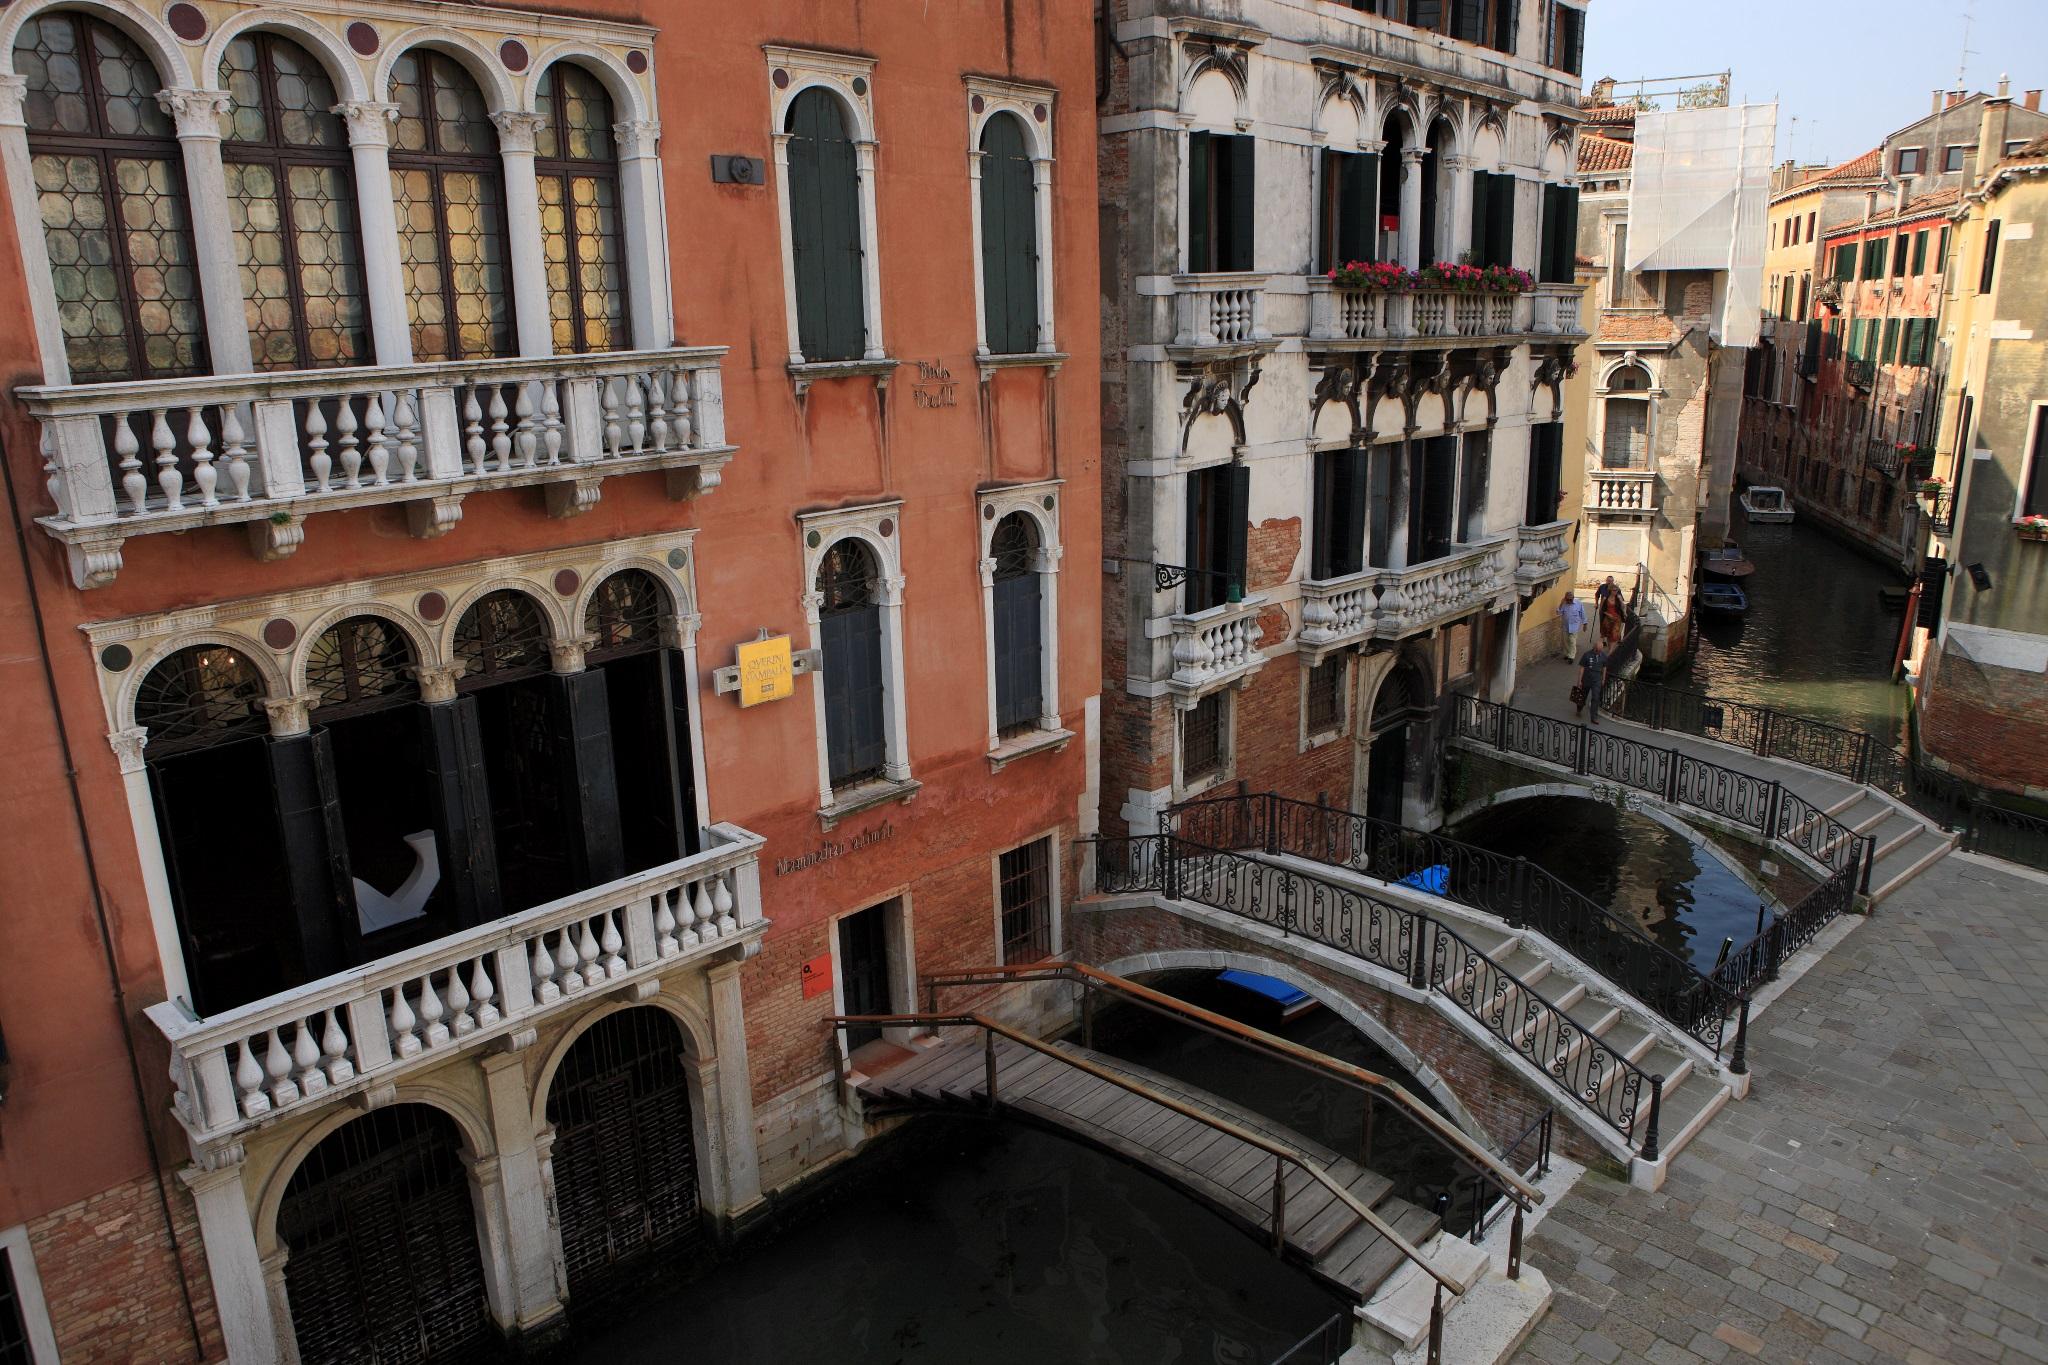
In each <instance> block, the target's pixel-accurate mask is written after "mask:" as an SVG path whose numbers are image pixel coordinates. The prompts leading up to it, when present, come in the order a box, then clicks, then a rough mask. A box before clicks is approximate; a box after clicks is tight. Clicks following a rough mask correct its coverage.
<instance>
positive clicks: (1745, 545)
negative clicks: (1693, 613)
mask: <svg viewBox="0 0 2048 1365" xmlns="http://www.w3.org/2000/svg"><path fill="white" fill-rule="evenodd" d="M1733 525H1734V529H1733V530H1732V531H1731V532H1730V534H1731V535H1732V536H1733V538H1734V539H1735V540H1736V541H1737V542H1739V543H1740V544H1741V546H1742V550H1743V554H1744V555H1745V557H1747V558H1748V559H1749V560H1750V561H1751V562H1752V563H1754V564H1755V565H1756V572H1755V573H1754V574H1752V575H1750V577H1749V579H1748V580H1747V582H1745V583H1744V584H1743V590H1744V591H1745V592H1746V593H1747V594H1748V596H1749V612H1748V614H1747V615H1745V616H1742V617H1739V618H1735V619H1725V618H1717V617H1710V616H1702V617H1700V618H1699V619H1700V629H1699V633H1698V637H1697V640H1696V643H1695V648H1694V652H1693V656H1692V658H1691V659H1690V660H1689V661H1688V662H1687V663H1686V665H1685V666H1684V667H1682V668H1679V669H1677V670H1675V671H1673V672H1672V673H1670V674H1669V675H1667V676H1666V677H1665V678H1664V679H1663V681H1664V682H1666V683H1668V684H1669V685H1671V686H1673V687H1678V688H1682V689H1685V690H1687V691H1692V692H1705V693H1707V694H1708V695H1710V696H1715V697H1726V698H1728V699H1729V700H1731V701H1745V702H1753V703H1756V704H1758V705H1761V706H1771V707H1776V708H1778V709H1779V710H1782V711H1789V712H1792V713H1793V714H1795V715H1801V716H1807V717H1810V718H1812V719H1814V720H1820V721H1827V722H1829V723H1831V724H1835V725H1842V726H1847V727H1849V728H1851V729H1860V730H1867V731H1869V732H1870V733H1871V734H1873V735H1879V736H1882V737H1884V738H1885V739H1886V740H1887V742H1889V743H1893V744H1896V743H1898V742H1900V740H1901V739H1902V737H1903V735H1904V725H1905V715H1906V707H1907V704H1908V701H1909V697H1910V694H1909V693H1908V691H1907V689H1906V688H1904V687H1901V686H1898V685H1896V684H1894V683H1893V682H1892V681H1891V666H1892V657H1893V652H1894V650H1896V648H1897V647H1898V643H1899V628H1900V625H1901V623H1902V622H1903V620H1904V613H1903V611H1902V610H1888V609H1886V608H1885V607H1884V606H1883V605H1882V604H1881V603H1880V601H1879V599H1878V590H1879V589H1880V588H1898V587H1901V586H1903V584H1902V583H1901V581H1900V579H1899V576H1898V575H1897V574H1896V573H1894V572H1892V571H1891V570H1890V569H1887V568H1886V567H1885V566H1884V565H1882V564H1879V563H1878V562H1877V561H1875V560H1873V559H1869V558H1867V557H1865V556H1864V555H1861V554H1859V553H1857V552H1856V551H1854V550H1852V549H1850V548H1848V547H1847V546H1846V545H1843V544H1842V543H1841V542H1840V541H1838V540H1835V539H1834V538H1832V537H1831V536H1829V535H1828V534H1827V533H1826V532H1824V531H1821V530H1819V529H1817V528H1815V527H1812V526H1809V525H1807V524H1805V523H1804V522H1793V523H1792V524H1791V525H1789V526H1761V525H1751V524H1750V523H1749V522H1748V520H1747V518H1746V517H1745V515H1744V513H1743V511H1742V508H1741V505H1740V504H1739V503H1738V504H1737V505H1736V507H1735V510H1734V517H1733Z"/></svg>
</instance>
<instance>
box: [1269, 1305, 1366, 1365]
mask: <svg viewBox="0 0 2048 1365" xmlns="http://www.w3.org/2000/svg"><path fill="white" fill-rule="evenodd" d="M1350 1349H1351V1312H1350V1310H1349V1309H1346V1310H1345V1311H1344V1312H1341V1313H1333V1314H1331V1315H1330V1317H1329V1318H1328V1319H1327V1320H1326V1321H1325V1322H1324V1323H1323V1324H1322V1325H1321V1326H1320V1327H1318V1328H1316V1330H1315V1331H1313V1332H1310V1333H1309V1334H1308V1335H1307V1336H1305V1337H1303V1338H1302V1339H1301V1340H1300V1341H1297V1342H1295V1343H1294V1345H1292V1346H1290V1347H1288V1348H1287V1350H1285V1351H1283V1352H1281V1353H1280V1355H1279V1356H1277V1357H1276V1358H1275V1359H1274V1361H1273V1365H1337V1362H1338V1361H1340V1360H1342V1359H1343V1358H1344V1353H1345V1352H1346V1351H1348V1350H1350Z"/></svg>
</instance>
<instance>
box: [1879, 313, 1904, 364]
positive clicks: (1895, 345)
mask: <svg viewBox="0 0 2048 1365" xmlns="http://www.w3.org/2000/svg"><path fill="white" fill-rule="evenodd" d="M1898 358H1899V320H1898V319H1897V318H1886V319H1885V323H1884V353H1883V354H1882V355H1880V356H1879V357H1878V359H1879V360H1880V361H1882V362H1883V363H1884V364H1887V365H1889V364H1891V363H1892V362H1893V361H1896V360H1897V359H1898Z"/></svg>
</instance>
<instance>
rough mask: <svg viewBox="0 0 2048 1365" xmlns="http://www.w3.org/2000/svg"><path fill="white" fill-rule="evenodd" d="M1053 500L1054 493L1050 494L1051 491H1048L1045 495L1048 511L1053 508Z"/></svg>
mask: <svg viewBox="0 0 2048 1365" xmlns="http://www.w3.org/2000/svg"><path fill="white" fill-rule="evenodd" d="M1052 502H1053V498H1052V494H1050V493H1047V494H1046V495H1045V510H1046V511H1048V512H1050V511H1051V510H1052Z"/></svg>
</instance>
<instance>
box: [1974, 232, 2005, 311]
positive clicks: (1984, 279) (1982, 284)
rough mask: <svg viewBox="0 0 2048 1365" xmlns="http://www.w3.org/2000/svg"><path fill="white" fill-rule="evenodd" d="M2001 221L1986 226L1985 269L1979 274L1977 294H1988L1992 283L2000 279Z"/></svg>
mask: <svg viewBox="0 0 2048 1365" xmlns="http://www.w3.org/2000/svg"><path fill="white" fill-rule="evenodd" d="M2000 221H2002V220H2000V219H1997V218H1993V219H1992V220H1991V221H1990V222H1988V223H1986V224H1985V225H1984V268H1983V269H1981V270H1979V271H1978V272H1977V292H1978V293H1980V294H1988V293H1990V292H1991V283H1992V281H1993V280H1995V279H1997V278H1998V225H1999V223H2000Z"/></svg>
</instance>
